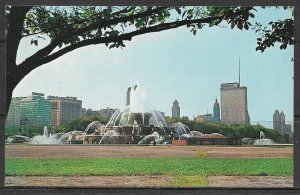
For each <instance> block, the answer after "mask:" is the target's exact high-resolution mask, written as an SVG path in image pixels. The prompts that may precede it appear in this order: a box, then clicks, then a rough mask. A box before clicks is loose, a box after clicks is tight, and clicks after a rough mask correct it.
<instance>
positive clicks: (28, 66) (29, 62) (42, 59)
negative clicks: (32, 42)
mask: <svg viewBox="0 0 300 195" xmlns="http://www.w3.org/2000/svg"><path fill="white" fill-rule="evenodd" d="M250 9H251V8H249V10H250ZM235 14H238V13H232V14H231V15H235ZM225 15H226V14H223V15H221V16H217V17H207V18H199V19H192V20H181V21H175V22H169V23H161V24H158V25H155V26H150V27H144V28H142V29H139V30H135V31H132V32H129V33H124V34H121V35H116V36H109V37H100V38H93V39H86V40H82V41H79V42H77V43H74V44H71V45H69V46H66V47H64V48H62V49H60V50H59V51H57V52H55V53H53V54H51V55H49V54H50V52H51V51H53V50H54V49H55V47H56V44H55V43H53V42H52V43H50V44H49V45H48V46H47V47H45V48H44V49H42V50H40V51H39V52H37V53H36V54H34V55H33V56H34V57H33V56H31V57H29V58H27V59H26V60H25V61H24V62H22V63H21V64H20V65H19V68H20V69H22V71H21V72H24V74H25V75H26V74H28V73H29V72H30V71H32V70H33V69H35V68H37V67H39V66H41V65H43V64H45V63H48V62H50V61H53V60H55V59H57V58H58V57H60V56H62V55H64V54H66V53H68V52H70V51H73V50H75V49H77V48H80V47H84V46H87V45H92V44H101V43H111V42H121V41H124V40H131V39H132V38H133V37H134V36H138V35H141V34H147V33H152V32H159V31H163V30H167V29H174V28H178V27H180V26H184V25H189V24H204V23H211V22H212V21H215V20H222V19H224V16H225Z"/></svg>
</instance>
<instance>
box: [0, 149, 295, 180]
mask: <svg viewBox="0 0 300 195" xmlns="http://www.w3.org/2000/svg"><path fill="white" fill-rule="evenodd" d="M199 156H201V155H199ZM5 171H6V175H7V176H110V175H112V176H116V175H118V176H120V175H126V176H129V175H173V176H180V177H186V178H187V179H189V180H193V179H199V177H198V178H193V177H192V176H208V175H228V176H236V175H244V176H254V175H269V176H292V175H293V159H292V158H257V159H233V158H210V157H203V158H202V157H200V158H199V157H190V158H173V157H172V158H86V159H83V158H50V159H49V158H48V159H41V158H7V159H6V164H5ZM204 183H205V181H204ZM174 185H180V183H178V184H176V183H175V184H174Z"/></svg>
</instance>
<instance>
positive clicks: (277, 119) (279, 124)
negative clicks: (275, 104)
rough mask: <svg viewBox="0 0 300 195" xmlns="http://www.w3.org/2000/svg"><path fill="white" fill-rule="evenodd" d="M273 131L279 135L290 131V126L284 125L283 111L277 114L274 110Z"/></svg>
mask: <svg viewBox="0 0 300 195" xmlns="http://www.w3.org/2000/svg"><path fill="white" fill-rule="evenodd" d="M273 129H274V130H276V131H279V132H281V133H287V132H291V131H292V126H291V125H290V124H285V114H284V113H283V111H281V112H280V113H279V111H278V110H277V109H276V110H275V112H274V114H273Z"/></svg>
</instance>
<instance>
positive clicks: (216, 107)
mask: <svg viewBox="0 0 300 195" xmlns="http://www.w3.org/2000/svg"><path fill="white" fill-rule="evenodd" d="M213 120H214V121H217V122H220V105H219V103H218V100H217V98H216V102H215V103H214V116H213Z"/></svg>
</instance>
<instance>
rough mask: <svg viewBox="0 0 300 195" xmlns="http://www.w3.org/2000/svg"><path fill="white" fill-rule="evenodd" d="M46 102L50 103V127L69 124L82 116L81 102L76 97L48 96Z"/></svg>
mask: <svg viewBox="0 0 300 195" xmlns="http://www.w3.org/2000/svg"><path fill="white" fill-rule="evenodd" d="M47 100H48V101H50V102H51V103H52V118H53V120H52V126H53V127H57V126H59V125H62V124H65V123H67V122H70V121H71V120H74V119H77V118H79V117H81V116H82V101H81V100H77V98H76V97H57V96H48V97H47Z"/></svg>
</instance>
